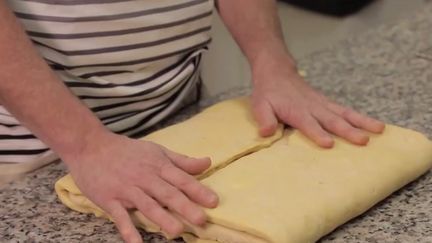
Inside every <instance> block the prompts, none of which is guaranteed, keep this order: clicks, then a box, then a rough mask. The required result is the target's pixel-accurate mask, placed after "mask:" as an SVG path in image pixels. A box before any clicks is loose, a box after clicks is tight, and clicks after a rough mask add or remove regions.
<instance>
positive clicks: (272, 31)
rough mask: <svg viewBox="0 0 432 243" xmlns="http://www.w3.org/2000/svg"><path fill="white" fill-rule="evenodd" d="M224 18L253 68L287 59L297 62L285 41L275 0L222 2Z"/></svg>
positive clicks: (290, 63)
mask: <svg viewBox="0 0 432 243" xmlns="http://www.w3.org/2000/svg"><path fill="white" fill-rule="evenodd" d="M218 3H219V12H220V15H221V17H222V19H223V21H224V23H225V24H226V26H227V27H228V29H229V31H230V32H231V34H232V35H233V37H234V39H235V40H236V42H237V43H238V45H239V46H240V48H241V49H242V51H243V53H244V54H245V55H246V57H247V59H248V61H249V63H250V65H251V67H252V68H254V67H256V66H259V65H262V64H263V63H267V62H269V61H277V60H283V61H284V62H286V63H287V64H288V65H290V66H289V67H287V68H292V69H293V70H295V62H294V60H293V59H292V57H291V56H290V54H289V52H288V50H287V48H286V45H285V43H284V40H283V34H282V29H281V25H280V21H279V18H278V14H277V6H276V1H275V0H236V1H232V0H219V1H218Z"/></svg>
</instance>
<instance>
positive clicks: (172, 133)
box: [143, 97, 283, 178]
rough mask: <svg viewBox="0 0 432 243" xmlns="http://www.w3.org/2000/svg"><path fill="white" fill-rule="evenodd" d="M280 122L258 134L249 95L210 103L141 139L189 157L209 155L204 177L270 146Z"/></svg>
mask: <svg viewBox="0 0 432 243" xmlns="http://www.w3.org/2000/svg"><path fill="white" fill-rule="evenodd" d="M282 131H283V126H282V125H279V127H278V129H277V132H276V133H275V134H274V135H273V136H270V137H265V138H263V137H261V136H260V135H259V133H258V128H257V124H256V123H255V120H254V119H253V116H252V113H251V109H250V104H249V99H248V98H246V97H243V98H238V99H232V100H227V101H223V102H220V103H218V104H216V105H213V106H211V107H209V108H207V109H205V110H204V111H203V112H201V113H199V114H198V115H196V116H194V117H192V118H190V119H189V120H187V121H186V122H182V123H179V124H176V125H173V126H170V127H167V128H165V129H162V130H159V131H156V132H154V133H152V134H150V135H148V136H146V137H144V138H143V140H148V141H152V142H155V143H157V144H160V145H163V146H165V147H167V148H169V149H170V150H172V151H175V152H178V153H181V154H185V155H188V156H191V157H195V158H199V157H210V158H211V160H212V165H211V167H210V168H209V169H208V170H207V171H206V172H205V173H204V175H201V176H200V178H201V177H205V176H206V175H208V174H211V173H212V172H213V171H214V170H217V169H220V168H222V167H224V166H226V165H228V164H229V163H231V162H232V161H234V160H235V159H238V158H240V157H242V156H243V155H245V154H248V153H251V152H254V151H257V150H259V149H261V148H263V147H267V146H269V145H270V144H271V143H273V142H274V141H276V140H278V139H280V138H281V137H282Z"/></svg>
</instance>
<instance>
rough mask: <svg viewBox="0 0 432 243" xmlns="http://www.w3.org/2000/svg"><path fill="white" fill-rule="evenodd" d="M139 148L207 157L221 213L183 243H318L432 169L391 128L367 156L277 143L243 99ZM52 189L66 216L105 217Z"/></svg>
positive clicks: (403, 134)
mask: <svg viewBox="0 0 432 243" xmlns="http://www.w3.org/2000/svg"><path fill="white" fill-rule="evenodd" d="M144 139H145V140H149V141H153V142H156V143H159V144H162V145H164V146H166V147H168V148H170V149H172V150H174V151H176V152H179V153H183V154H186V155H189V156H195V157H201V156H210V157H211V158H212V161H213V165H212V167H211V168H210V170H208V171H207V172H206V173H205V176H204V177H205V178H204V177H203V178H204V179H202V180H201V182H202V183H203V184H205V185H207V186H209V187H210V188H212V189H213V190H215V191H216V192H217V193H218V195H219V196H220V205H219V206H218V207H217V208H216V209H206V213H207V214H208V216H209V218H208V223H207V225H206V226H205V227H204V228H198V227H194V226H191V225H189V224H187V223H185V224H186V225H187V233H186V234H184V235H183V238H184V239H185V240H186V242H189V243H215V242H220V243H269V242H272V243H308V242H315V241H317V240H318V239H319V238H321V237H322V236H324V235H326V234H328V233H329V232H331V231H333V230H334V229H335V228H336V227H338V226H339V225H341V224H343V223H345V222H347V221H348V220H350V219H352V218H354V217H356V216H358V215H360V214H361V213H363V212H365V211H366V210H368V209H369V208H371V207H372V206H373V205H375V204H376V203H377V202H379V201H381V200H383V199H384V198H386V197H387V196H389V195H390V194H391V193H392V192H394V191H396V190H398V189H399V188H401V187H403V186H404V185H406V184H407V183H409V182H411V181H412V180H414V179H416V178H417V177H419V176H420V175H422V174H423V173H425V172H426V171H428V170H429V169H430V168H431V167H432V142H431V141H429V140H428V139H427V138H426V137H425V136H423V135H422V134H420V133H418V132H415V131H411V130H408V129H403V128H400V127H396V126H392V125H387V127H386V130H385V132H384V133H383V134H381V135H371V140H370V142H369V145H368V146H364V147H361V146H355V145H352V144H349V143H347V142H345V141H344V140H342V139H339V138H336V142H335V147H334V148H333V149H321V148H319V147H318V146H316V145H315V144H313V143H312V142H310V141H309V140H308V139H307V138H306V137H304V136H303V135H302V134H301V133H300V132H298V131H296V130H286V131H285V133H284V134H283V136H282V128H281V127H280V128H279V130H278V132H277V133H276V134H275V135H274V136H272V137H269V138H260V137H259V135H258V132H257V127H256V124H255V123H254V121H253V119H252V117H251V115H250V107H249V104H248V101H247V100H246V99H245V98H242V99H235V100H229V101H225V102H222V103H219V104H217V105H215V106H213V107H210V108H208V109H207V110H205V111H204V112H202V113H200V114H198V115H197V116H195V117H194V118H191V119H190V120H187V121H185V122H183V123H180V124H177V125H174V126H171V127H168V128H166V129H163V130H161V131H158V132H155V133H153V134H151V135H149V136H147V137H145V138H144ZM215 171H216V172H217V173H215ZM55 189H56V192H57V194H58V196H59V198H60V200H61V201H62V202H63V203H64V204H65V205H66V206H68V207H69V208H71V209H73V210H76V211H79V212H83V213H93V214H95V215H96V216H98V217H107V218H109V216H108V215H107V214H106V213H105V212H103V210H101V209H100V208H98V207H97V206H96V205H94V204H93V203H92V202H91V201H90V200H88V199H87V198H86V197H85V196H83V195H82V193H81V192H80V190H79V189H78V188H77V186H76V185H75V183H74V181H73V179H72V177H71V176H70V175H66V176H65V177H63V178H61V179H60V180H59V181H57V183H56V185H55ZM131 216H132V218H133V220H134V222H135V223H136V225H137V226H138V227H141V228H144V229H146V230H148V231H151V232H160V229H159V228H158V227H156V226H155V225H154V224H152V223H151V222H150V221H148V220H147V219H146V218H145V217H144V216H143V215H142V214H140V213H139V212H137V211H134V212H131Z"/></svg>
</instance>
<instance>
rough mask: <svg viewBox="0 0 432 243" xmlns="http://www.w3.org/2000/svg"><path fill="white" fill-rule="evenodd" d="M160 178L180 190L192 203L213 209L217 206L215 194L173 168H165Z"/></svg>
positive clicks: (189, 176)
mask: <svg viewBox="0 0 432 243" xmlns="http://www.w3.org/2000/svg"><path fill="white" fill-rule="evenodd" d="M161 177H162V178H163V179H164V180H166V181H167V182H168V183H170V184H171V185H173V186H175V187H177V188H179V189H180V190H182V191H183V192H184V193H185V194H186V195H187V196H188V197H189V198H190V199H191V200H192V201H194V202H196V203H198V204H200V205H202V206H204V207H207V208H214V207H216V206H217V204H218V196H217V195H216V193H214V192H213V191H212V190H210V189H209V188H207V187H205V186H204V185H202V184H201V183H199V182H198V181H197V180H196V179H195V178H194V177H192V176H191V175H188V174H187V173H185V172H183V171H181V170H180V169H178V168H176V167H175V166H166V167H165V168H164V169H163V170H162V172H161Z"/></svg>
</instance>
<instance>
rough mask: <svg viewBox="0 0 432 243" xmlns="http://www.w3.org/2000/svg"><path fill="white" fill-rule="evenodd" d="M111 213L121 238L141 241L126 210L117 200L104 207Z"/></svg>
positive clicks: (130, 241)
mask: <svg viewBox="0 0 432 243" xmlns="http://www.w3.org/2000/svg"><path fill="white" fill-rule="evenodd" d="M105 210H106V211H107V212H108V213H109V214H110V215H111V217H112V219H113V221H114V223H115V225H116V227H117V229H118V230H119V232H120V234H121V236H122V238H123V239H124V240H125V241H126V242H127V243H142V242H143V241H142V239H141V236H140V234H139V233H138V230H137V229H136V228H135V225H134V224H133V223H132V220H131V218H130V217H129V214H128V212H127V210H126V209H125V208H124V207H123V206H122V205H121V203H120V202H118V201H113V202H111V203H110V204H108V205H107V206H106V207H105Z"/></svg>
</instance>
